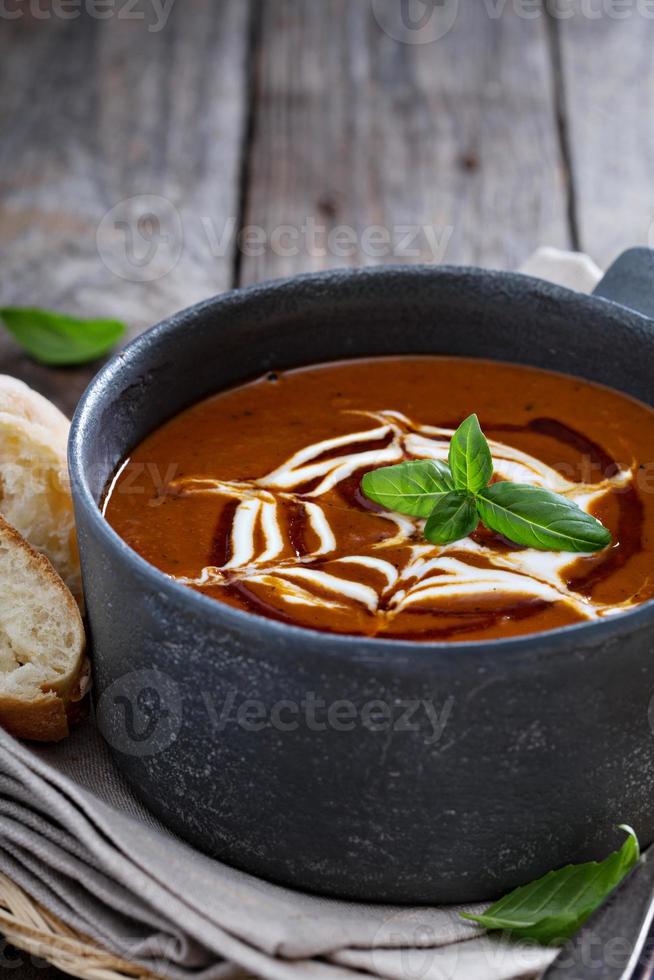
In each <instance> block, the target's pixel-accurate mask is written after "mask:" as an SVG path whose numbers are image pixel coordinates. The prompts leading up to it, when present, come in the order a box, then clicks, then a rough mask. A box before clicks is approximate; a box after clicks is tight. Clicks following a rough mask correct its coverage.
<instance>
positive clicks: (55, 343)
mask: <svg viewBox="0 0 654 980" xmlns="http://www.w3.org/2000/svg"><path fill="white" fill-rule="evenodd" d="M0 320H2V322H3V323H4V325H5V327H6V328H7V330H8V331H9V333H10V334H12V336H13V337H14V340H16V341H17V342H18V343H19V344H20V345H21V347H23V348H24V350H26V351H27V353H28V354H31V356H32V357H33V358H34V360H36V361H39V362H40V363H41V364H48V365H52V366H58V367H63V366H67V365H73V364H86V363H87V362H88V361H94V360H96V358H98V357H102V355H103V354H106V353H107V351H109V350H110V349H111V348H112V347H113V346H114V345H115V344H116V343H117V342H118V341H119V340H120V338H121V337H122V336H123V334H124V333H125V325H124V324H123V323H121V322H120V321H119V320H80V319H78V318H77V317H73V316H67V315H66V314H64V313H54V312H52V311H51V310H39V309H29V308H23V307H17V306H5V307H4V308H0Z"/></svg>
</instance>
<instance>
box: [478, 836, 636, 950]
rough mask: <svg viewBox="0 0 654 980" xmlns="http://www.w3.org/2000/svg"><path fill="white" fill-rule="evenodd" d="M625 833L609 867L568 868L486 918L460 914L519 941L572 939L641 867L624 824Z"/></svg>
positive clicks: (517, 893) (512, 896)
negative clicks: (637, 867) (617, 888)
mask: <svg viewBox="0 0 654 980" xmlns="http://www.w3.org/2000/svg"><path fill="white" fill-rule="evenodd" d="M620 829H621V830H624V831H625V833H626V834H627V839H626V840H625V842H624V844H623V845H622V847H621V848H620V850H619V851H614V852H613V854H611V855H609V857H607V858H606V859H605V860H604V861H599V862H598V861H588V862H587V863H586V864H568V865H567V866H566V867H565V868H560V869H559V870H558V871H549V872H548V873H547V874H546V875H544V876H543V877H542V878H538V879H537V880H536V881H532V882H531V883H530V884H528V885H521V886H520V887H519V888H516V889H515V890H514V891H512V892H509V894H508V895H505V896H504V898H501V899H500V900H499V902H495V904H494V905H491V907H490V908H489V909H487V911H486V912H484V913H482V914H481V915H471V914H470V913H467V912H461V913H460V914H461V915H462V916H463V918H464V919H472V920H473V921H474V922H478V923H479V925H482V926H485V927H486V928H487V929H504V930H508V931H510V932H511V934H512V935H514V936H516V937H517V938H520V939H533V940H536V941H537V942H540V943H544V944H547V943H553V942H561V941H563V940H565V939H568V938H569V937H570V936H571V935H573V933H575V932H576V931H577V929H579V927H580V926H582V925H583V923H584V922H585V921H586V919H587V918H588V917H589V916H590V915H591V914H592V913H593V912H594V911H595V909H597V908H599V906H600V905H601V904H602V903H603V902H604V900H605V899H606V898H607V897H608V896H609V895H610V893H611V892H612V891H613V889H614V888H616V887H617V886H618V885H619V884H620V882H621V881H622V880H623V878H625V877H626V875H627V874H628V873H629V872H630V871H631V869H632V868H633V867H634V865H635V864H636V863H637V862H638V859H639V857H640V849H639V846H638V838H637V837H636V834H635V833H634V831H633V830H632V829H631V827H628V826H626V825H625V824H623V825H622V826H621V827H620Z"/></svg>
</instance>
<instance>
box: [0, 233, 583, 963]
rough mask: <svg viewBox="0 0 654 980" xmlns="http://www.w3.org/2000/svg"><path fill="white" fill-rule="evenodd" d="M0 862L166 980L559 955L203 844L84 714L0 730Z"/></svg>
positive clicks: (573, 260) (451, 917)
mask: <svg viewBox="0 0 654 980" xmlns="http://www.w3.org/2000/svg"><path fill="white" fill-rule="evenodd" d="M526 271H529V272H530V273H531V274H542V275H543V276H544V277H547V278H549V279H553V280H556V281H562V282H564V283H565V285H568V286H569V285H575V284H576V285H578V286H579V288H581V289H590V288H592V286H593V285H594V283H595V281H596V280H597V278H598V277H599V270H597V269H596V268H595V267H594V266H593V265H592V263H591V262H590V260H588V259H586V258H585V257H583V256H575V255H571V254H569V253H559V252H555V251H554V250H552V249H543V250H540V251H539V253H537V254H536V255H535V256H532V258H531V259H530V260H529V263H528V264H527V267H526ZM434 870H435V872H436V871H437V869H434ZM0 871H3V872H4V873H5V874H6V875H7V876H8V877H9V878H11V879H12V880H13V881H15V882H16V884H18V885H19V886H20V887H22V888H23V889H24V890H25V891H26V892H28V893H29V894H30V895H32V896H33V897H34V898H35V899H36V900H38V901H39V902H40V903H41V904H42V905H43V906H45V907H46V908H48V909H50V910H51V911H52V912H53V913H54V914H55V915H57V916H59V918H60V919H62V920H63V921H64V922H65V923H67V924H68V925H70V926H72V927H73V928H75V929H77V930H79V931H80V932H83V933H85V934H87V935H89V936H91V937H92V938H94V939H96V940H97V941H98V942H100V943H101V944H102V945H103V946H105V947H106V948H107V949H109V950H110V951H111V952H113V953H116V954H118V955H120V956H123V957H125V958H127V959H129V960H132V961H134V962H137V963H140V964H143V965H144V966H146V967H148V968H149V969H150V970H152V971H153V972H156V973H158V974H160V975H161V976H162V977H166V978H170V980H190V978H194V980H237V978H243V977H245V976H246V975H248V974H249V973H253V974H256V975H257V976H260V977H263V978H269V980H297V978H302V980H305V978H306V980H346V978H350V980H354V978H359V980H360V978H361V976H362V973H363V974H365V975H370V976H373V977H380V978H388V980H511V978H514V977H517V976H520V977H526V976H536V975H538V973H540V972H541V971H542V970H543V969H544V968H545V967H546V966H547V965H548V964H549V963H550V962H551V960H552V958H553V956H554V955H555V953H554V952H553V951H552V950H547V949H543V948H541V947H539V946H536V945H534V944H528V943H520V944H516V943H508V942H506V941H505V940H502V939H499V938H497V937H496V936H489V935H485V934H484V933H483V931H482V930H480V929H477V928H476V927H474V926H473V925H472V924H471V923H468V922H465V921H464V920H463V919H461V918H460V916H459V915H458V911H459V910H458V909H455V908H440V909H438V908H427V907H425V908H394V907H391V906H382V905H364V904H357V903H352V902H340V901H335V900H331V899H324V898H319V897H316V896H313V895H306V894H302V893H300V892H295V891H292V890H290V889H287V888H282V887H279V886H276V885H272V884H270V883H268V882H265V881H261V880H259V879H257V878H254V877H253V876H251V875H248V874H245V873H244V872H241V871H237V870H235V869H233V868H230V867H227V866H226V865H224V864H221V863H220V862H218V861H215V860H212V859H211V858H208V857H206V856H205V855H203V854H201V853H199V852H198V851H196V850H194V849H193V848H191V847H189V846H188V845H187V844H185V843H184V842H183V841H181V840H179V839H178V838H177V837H175V836H174V835H172V834H171V833H170V832H169V831H167V830H166V829H165V828H164V827H162V826H161V825H160V824H159V823H158V822H157V821H156V819H155V818H154V817H153V816H152V815H151V814H149V813H148V812H147V810H146V809H145V808H144V807H143V806H142V805H141V804H140V803H139V802H138V801H137V800H136V798H135V797H134V795H133V794H132V793H131V791H130V790H129V788H128V787H127V786H126V784H125V783H124V781H123V780H122V778H121V776H120V774H119V773H118V771H117V770H116V768H115V766H114V764H113V762H112V760H111V758H110V756H109V753H108V751H107V749H106V746H105V744H104V742H103V741H102V739H101V737H100V736H99V735H98V733H97V731H96V729H95V727H94V725H93V723H92V722H91V721H88V722H86V723H85V724H83V725H81V726H80V727H79V728H78V729H77V730H76V731H75V733H74V734H73V735H72V736H71V738H69V739H68V740H67V741H66V742H63V743H61V744H59V745H56V746H33V745H30V746H28V745H25V744H21V743H19V742H17V741H16V740H14V739H12V738H11V737H10V736H8V735H7V734H6V733H4V732H2V731H0Z"/></svg>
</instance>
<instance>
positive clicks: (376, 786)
mask: <svg viewBox="0 0 654 980" xmlns="http://www.w3.org/2000/svg"><path fill="white" fill-rule="evenodd" d="M652 272H653V265H652V257H651V253H649V252H647V251H646V250H634V251H631V252H629V253H626V255H624V256H623V257H622V259H620V260H619V261H618V263H616V265H615V266H614V267H613V268H612V269H611V271H610V272H609V274H608V275H607V277H606V279H605V280H604V282H603V283H602V285H601V286H600V287H599V289H598V290H597V291H596V295H595V296H582V295H579V294H577V293H574V292H570V291H568V290H566V289H562V288H559V287H556V286H553V285H548V284H547V283H545V282H542V281H539V280H536V279H531V278H528V277H525V276H521V275H511V274H505V273H499V272H487V271H482V270H479V269H464V268H447V267H443V268H425V267H420V268H410V267H402V268H394V267H392V268H375V269H367V270H364V271H354V272H351V271H338V272H331V273H326V274H324V275H311V276H304V277H300V278H298V279H292V280H290V281H282V282H274V283H269V284H264V285H261V286H255V287H252V288H249V289H245V290H242V291H237V292H232V293H228V294H227V295H224V296H219V297H217V298H215V299H210V300H208V301H207V302H204V303H201V304H199V305H198V306H195V307H193V308H191V309H189V310H185V311H184V312H182V313H179V314H177V315H176V316H174V317H172V318H171V319H169V320H167V321H166V322H164V323H161V324H159V325H158V326H157V327H154V328H153V329H152V330H150V331H149V332H148V333H146V334H144V335H143V336H141V337H139V338H138V339H137V340H136V341H134V342H133V343H132V344H131V345H130V346H129V347H128V348H127V349H126V350H125V351H123V352H122V353H120V354H119V355H118V356H116V357H115V358H114V359H113V360H112V361H111V362H110V363H109V364H108V365H107V366H106V367H105V368H104V369H103V370H102V371H101V372H100V374H99V375H98V376H97V378H96V379H95V381H93V383H92V384H91V386H90V388H89V390H88V391H87V392H86V394H85V396H84V398H83V399H82V401H81V404H80V406H79V409H78V411H77V414H76V416H75V420H74V424H73V430H72V436H71V443H70V467H71V474H72V485H73V493H74V498H75V508H76V515H77V524H78V531H79V544H80V552H81V559H82V567H83V572H84V583H85V589H86V601H87V606H88V619H89V627H90V633H91V641H92V646H93V663H94V675H95V693H96V701H97V710H98V717H99V722H100V725H101V727H102V730H103V732H104V734H105V737H106V738H107V740H108V742H109V744H110V745H111V747H112V750H113V752H114V755H115V758H116V761H117V763H118V765H119V766H120V768H121V769H122V771H123V773H124V774H125V776H126V777H127V779H128V780H129V782H130V784H131V785H132V786H133V788H134V789H135V790H136V792H137V793H138V794H139V795H140V796H141V797H142V799H143V800H144V801H145V802H146V804H147V805H148V806H149V807H150V809H151V810H152V811H153V812H154V813H155V814H156V815H157V816H158V817H160V818H161V820H162V821H163V822H164V823H165V824H167V825H168V826H170V827H171V828H173V829H174V830H175V831H177V832H178V833H179V834H180V835H181V836H182V837H184V838H186V839H187V840H189V841H191V842H192V843H193V844H195V845H197V846H198V847H199V848H201V849H202V850H204V851H206V852H208V853H210V854H212V855H215V856H217V857H219V858H222V859H224V860H225V861H227V862H229V863H230V864H234V865H237V866H238V867H241V868H245V869H247V870H248V871H251V872H253V873H255V874H257V875H261V876H263V877H265V878H270V879H273V880H275V881H278V882H284V883H287V884H291V885H295V886H297V887H299V888H303V889H307V890H312V891H316V892H322V893H325V894H329V895H338V896H349V897H353V898H358V899H365V900H381V901H388V902H461V901H468V900H473V899H486V898H491V897H493V896H496V895H498V894H499V893H501V892H504V891H505V890H507V889H508V888H511V887H512V886H515V885H518V884H520V883H522V882H525V881H528V880H530V879H532V878H534V877H536V876H537V875H540V874H542V873H543V872H545V871H546V870H548V869H549V868H552V867H556V866H558V865H562V864H565V863H566V862H568V861H579V860H584V859H589V858H597V857H602V856H604V855H605V854H606V853H607V851H608V850H609V849H611V848H612V847H613V846H615V844H616V843H617V841H618V839H619V838H618V835H616V831H615V825H616V824H617V823H619V822H628V823H631V824H633V826H634V827H635V828H636V830H637V831H638V833H639V835H640V837H641V840H642V841H643V842H644V843H649V842H650V841H651V840H652V839H654V796H653V789H654V737H653V735H652V729H651V726H650V698H651V697H652V693H653V692H654V605H653V604H651V603H648V604H645V605H643V606H641V607H639V608H637V609H635V610H634V611H632V612H629V613H626V614H624V615H621V616H618V617H615V618H613V619H609V620H605V621H602V622H596V623H591V624H583V625H577V626H571V627H567V628H565V629H559V630H555V631H553V632H550V633H546V634H540V635H532V636H526V637H521V638H516V639H510V640H499V641H497V640H496V641H490V642H478V643H463V644H458V645H451V646H448V645H447V644H442V643H424V644H413V643H409V642H395V641H388V640H377V639H361V638H357V637H348V636H332V635H326V634H323V633H319V632H314V631H312V630H305V629H301V628H297V627H293V626H287V625H283V624H280V623H277V622H273V621H271V620H267V619H263V618H259V617H257V616H254V615H250V614H248V613H245V612H242V611H239V610H236V609H232V608H230V607H228V606H225V605H221V604H219V603H217V602H214V601H212V600H211V599H208V598H206V597H205V596H202V595H199V594H197V593H195V592H192V591H190V590H189V589H186V588H185V587H183V586H181V585H179V584H176V583H175V582H173V581H171V580H169V579H168V578H167V577H166V576H165V575H163V574H162V573H161V572H159V571H157V569H155V568H152V567H151V566H150V565H148V564H147V563H146V562H145V561H143V560H142V559H141V558H139V557H138V555H136V554H135V553H134V552H133V551H131V550H130V548H129V547H128V546H127V545H126V544H125V543H124V542H123V541H122V540H121V539H120V538H119V537H118V536H117V535H116V534H115V533H114V531H113V530H112V529H111V528H110V527H109V525H108V524H107V523H106V522H105V521H104V519H103V518H102V516H101V513H100V510H99V507H98V504H99V502H100V500H101V497H102V493H103V488H104V487H105V484H106V483H107V481H108V480H109V479H110V478H111V475H112V473H113V472H114V470H115V468H116V466H117V464H118V463H119V461H120V460H122V459H123V458H124V457H125V455H126V454H127V453H129V451H130V449H131V448H132V447H133V446H134V445H135V444H136V443H138V442H139V441H140V440H141V439H142V438H143V437H144V436H145V435H147V434H148V433H149V432H151V431H152V430H153V429H154V428H155V427H156V426H158V425H160V423H162V422H164V421H165V420H166V419H168V418H170V417H171V416H173V415H175V414H176V413H177V412H179V411H180V410H181V409H183V408H185V407H186V406H188V405H190V404H191V403H193V402H196V401H197V400H198V399H201V398H204V397H205V396H206V395H209V394H210V393H212V392H215V391H217V390H219V389H221V388H224V387H226V386H229V385H233V384H235V383H237V382H240V381H243V380H245V379H248V378H251V377H252V376H254V375H257V374H260V373H262V372H264V371H267V370H269V369H272V368H288V367H293V366H296V365H302V364H309V363H315V362H318V361H329V360H335V359H338V358H347V357H361V356H367V355H373V354H394V353H438V354H459V355H467V356H474V357H486V358H495V359H501V360H506V361H516V362H520V363H526V364H534V365H538V366H539V367H543V368H554V369H557V370H560V371H565V372H569V373H571V374H576V375H579V376H581V377H584V378H589V379H591V380H594V381H599V382H604V383H605V384H609V385H611V386H613V387H614V388H618V389H620V390H622V391H625V392H628V393H629V394H631V395H634V396H636V397H637V398H640V399H642V400H643V401H646V402H649V403H650V404H651V403H652V401H653V396H654V384H653V381H652V377H653V368H654V326H653V324H652V322H651V321H650V319H649V317H651V316H653V315H654V290H652V284H653V283H654V276H653V275H652ZM628 306H629V307H632V309H627V307H628ZM636 309H639V310H640V311H641V312H635V310H636ZM272 424H274V419H271V425H272ZM371 702H373V705H372V706H371ZM378 702H383V706H381V707H380V705H379V704H378Z"/></svg>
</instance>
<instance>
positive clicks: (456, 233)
mask: <svg viewBox="0 0 654 980" xmlns="http://www.w3.org/2000/svg"><path fill="white" fill-rule="evenodd" d="M401 6H402V5H400V4H399V3H397V0H373V3H372V4H371V3H369V2H366V3H363V2H360V3H351V2H348V0H264V2H263V5H262V8H261V10H262V19H261V24H260V37H259V43H258V57H257V115H256V118H255V120H254V130H253V140H252V147H251V159H250V182H249V186H248V195H247V209H246V216H247V223H248V224H251V225H254V226H261V228H262V231H259V232H258V233H257V232H253V233H252V238H251V239H249V242H250V248H249V251H250V252H251V253H254V254H246V255H243V256H242V266H241V281H242V282H252V281H255V280H259V279H263V278H268V277H276V276H280V275H288V274H292V273H295V272H298V271H301V270H313V269H321V268H326V267H333V266H339V265H341V266H342V265H348V264H350V265H360V264H369V263H374V262H379V261H386V262H388V261H413V262H415V261H442V260H443V259H444V260H446V261H448V262H464V263H475V264H485V265H494V266H498V267H515V266H516V265H517V264H519V263H520V262H521V261H522V260H523V259H524V258H526V257H527V256H528V255H529V253H530V252H531V251H532V250H533V249H534V248H535V247H537V246H538V245H541V244H550V245H557V246H563V247H565V246H567V245H568V244H569V233H568V222H567V200H566V186H565V175H564V172H563V168H562V162H561V157H560V152H559V141H558V133H557V125H556V112H555V106H554V97H553V78H552V71H551V63H550V51H549V44H548V36H547V23H546V21H545V18H544V17H542V16H541V17H539V18H538V19H537V20H532V19H525V18H524V17H521V16H519V15H518V14H516V12H515V5H510V4H506V5H504V9H503V12H502V14H501V16H496V17H493V16H490V14H489V12H488V10H487V6H488V5H484V4H480V3H464V2H462V3H459V5H458V14H457V16H456V17H455V19H454V24H453V26H452V27H451V29H450V30H449V31H448V32H447V33H446V34H445V35H444V36H443V37H441V38H440V39H438V40H434V41H431V42H430V43H411V42H414V41H415V40H416V37H415V36H414V34H413V33H412V31H411V30H408V31H406V33H405V41H402V40H397V39H396V37H393V36H391V35H392V34H394V33H396V31H395V28H396V27H397V11H398V10H399V9H400V7H401ZM439 6H441V5H436V8H435V9H436V10H438V7H439ZM451 6H452V4H451V3H450V7H451ZM440 16H443V14H441V15H440ZM399 36H400V37H401V36H402V35H401V34H400V35H399ZM407 40H408V42H410V43H406V41H407ZM307 221H308V222H309V223H311V222H313V224H314V229H315V225H319V226H323V227H324V228H325V229H326V231H325V233H324V234H323V235H322V237H321V239H320V241H319V243H318V246H317V247H315V242H313V241H312V237H311V236H312V234H314V236H315V230H314V232H312V233H310V231H307V229H306V226H307ZM286 225H288V226H290V228H292V229H293V231H292V232H291V230H290V229H285V228H284V226H286ZM339 225H346V226H351V227H352V229H353V232H352V233H351V235H350V237H349V238H348V235H347V234H346V233H345V232H343V234H342V237H341V238H340V239H339V238H338V237H337V238H336V239H334V237H333V238H332V247H331V249H330V248H329V245H328V244H327V247H325V245H326V241H325V239H326V237H327V234H328V232H329V230H331V231H332V232H333V231H334V229H335V228H337V227H338V226H339ZM377 225H381V226H383V228H384V229H385V231H383V232H382V231H378V232H375V231H372V232H369V234H370V235H371V239H369V240H368V241H366V240H365V238H364V234H365V229H370V228H371V226H377ZM403 226H411V227H412V228H413V229H414V231H415V240H413V241H411V242H410V243H409V242H407V238H406V233H403V232H402V227H403ZM424 228H426V229H427V231H425V230H424ZM303 229H304V230H303ZM257 234H259V235H260V236H262V237H260V238H258V239H257V237H256V235H257ZM427 235H429V236H431V237H430V238H428V237H427ZM275 236H277V237H276V238H275ZM352 236H354V239H356V246H355V247H352ZM264 237H265V248H262V247H261V246H262V244H263V240H264ZM389 238H390V243H389ZM409 244H410V249H411V254H406V250H407V247H408V246H409ZM280 245H281V248H280ZM348 245H349V251H350V254H347V251H348V249H347V246H348ZM339 246H340V247H339ZM257 252H258V253H259V254H257Z"/></svg>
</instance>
